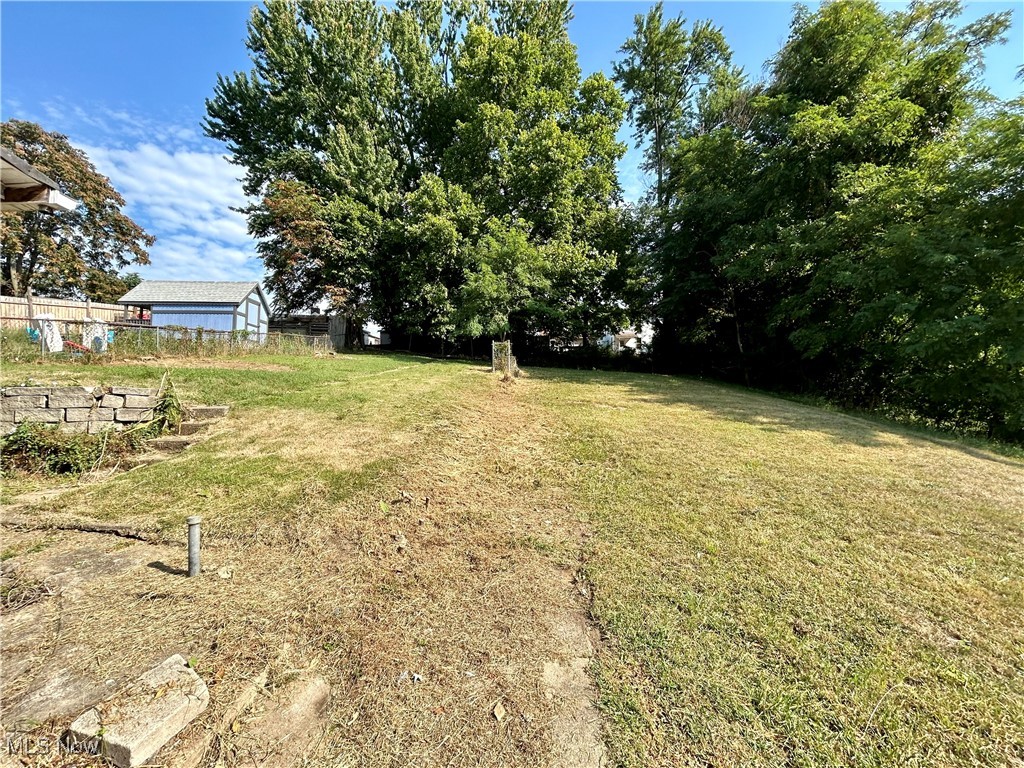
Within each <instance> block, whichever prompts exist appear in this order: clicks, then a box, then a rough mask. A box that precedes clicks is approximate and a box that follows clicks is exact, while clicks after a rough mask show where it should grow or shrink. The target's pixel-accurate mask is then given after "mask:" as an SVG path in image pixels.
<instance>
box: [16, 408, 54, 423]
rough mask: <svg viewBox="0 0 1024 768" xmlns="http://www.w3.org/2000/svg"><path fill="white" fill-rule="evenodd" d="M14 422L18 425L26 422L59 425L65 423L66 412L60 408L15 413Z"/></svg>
mask: <svg viewBox="0 0 1024 768" xmlns="http://www.w3.org/2000/svg"><path fill="white" fill-rule="evenodd" d="M14 421H15V422H16V423H18V424H20V423H22V422H24V421H34V422H38V423H40V424H59V423H60V422H62V421H64V411H63V410H62V409H60V408H58V409H56V410H53V409H50V408H46V409H43V408H40V409H39V410H26V411H15V412H14Z"/></svg>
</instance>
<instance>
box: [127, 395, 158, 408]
mask: <svg viewBox="0 0 1024 768" xmlns="http://www.w3.org/2000/svg"><path fill="white" fill-rule="evenodd" d="M156 404H157V399H156V398H155V397H150V396H148V395H125V396H124V407H125V408H156Z"/></svg>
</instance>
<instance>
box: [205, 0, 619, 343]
mask: <svg viewBox="0 0 1024 768" xmlns="http://www.w3.org/2000/svg"><path fill="white" fill-rule="evenodd" d="M570 18H571V14H570V11H569V6H568V4H567V3H566V2H564V0H563V1H562V2H535V1H533V0H529V1H525V0H504V1H503V2H491V3H484V2H470V1H468V0H445V2H425V3H404V2H402V3H398V4H397V5H396V6H395V7H393V8H388V7H383V6H378V5H376V4H374V3H371V2H353V3H323V2H314V1H301V2H297V1H295V0H272V1H271V2H269V3H268V4H267V5H266V7H265V8H256V9H254V10H253V14H252V18H251V20H250V24H249V37H248V41H247V44H248V47H249V50H250V52H251V56H252V60H253V64H254V68H253V70H252V71H251V72H248V73H236V74H234V75H232V76H230V77H220V78H219V80H218V84H217V87H216V91H215V94H214V97H213V98H212V99H210V100H209V101H208V103H207V109H208V115H209V116H208V120H207V132H208V133H209V135H211V136H213V137H215V138H218V139H221V140H223V141H225V142H226V143H227V144H228V147H229V150H230V152H231V154H232V158H233V160H234V162H236V163H238V164H239V165H241V166H243V167H244V168H245V170H246V176H245V186H246V191H247V193H248V194H250V195H251V196H253V197H254V198H255V200H256V202H255V203H254V204H253V205H252V206H251V207H250V208H249V210H248V214H249V223H250V229H251V231H252V233H253V234H254V235H256V236H258V237H260V238H261V242H260V246H259V248H260V253H261V255H262V257H263V259H264V261H265V263H266V265H267V267H268V269H269V271H270V278H269V286H270V288H271V289H272V290H273V292H274V296H275V298H276V301H277V303H278V306H279V308H280V309H283V310H291V309H298V308H300V307H304V306H310V305H312V304H315V303H317V302H319V301H322V300H324V299H328V300H330V301H331V302H332V303H333V305H334V306H335V307H336V308H338V309H341V310H344V311H347V312H351V313H354V314H357V315H359V314H363V315H367V314H368V315H372V316H373V317H374V318H375V319H377V320H378V321H380V322H381V323H382V324H383V325H384V326H385V327H387V328H388V329H389V330H390V331H391V332H392V334H393V335H405V336H419V337H424V338H433V339H442V340H445V339H447V340H454V339H456V338H459V337H463V338H466V337H469V338H471V337H474V336H479V335H482V334H495V335H504V334H507V333H510V332H519V333H529V334H536V333H547V334H551V335H573V336H575V335H579V334H582V335H584V336H593V335H594V334H599V333H603V332H605V331H606V330H608V329H610V328H612V327H614V325H615V323H616V322H617V317H616V313H617V311H618V310H617V307H618V304H617V302H615V300H614V298H613V297H612V296H611V295H610V293H609V291H608V290H606V289H605V285H604V283H605V278H606V276H607V274H608V272H609V271H610V270H611V268H612V267H613V266H614V265H615V263H616V259H617V256H618V254H617V253H616V252H615V251H614V250H612V246H613V245H614V243H615V242H616V241H615V239H614V238H613V237H609V236H608V232H609V229H611V228H614V227H615V225H616V221H617V217H618V216H619V213H618V209H617V204H618V203H619V201H620V193H619V187H618V182H617V178H616V169H615V164H616V161H617V160H618V159H619V158H620V157H621V156H622V154H623V152H624V151H625V148H624V146H623V145H622V144H621V143H619V142H618V141H617V140H616V132H617V130H618V128H619V126H620V124H621V122H622V120H623V117H624V114H625V104H624V102H623V100H622V97H621V96H620V94H619V92H618V90H617V89H616V87H615V86H614V84H613V83H611V82H610V81H609V80H608V79H607V78H605V77H604V76H603V75H601V74H596V75H591V76H589V77H586V78H584V77H582V75H581V73H580V69H579V65H578V63H577V56H576V48H575V46H574V45H573V44H572V43H571V42H570V41H569V37H568V31H567V28H568V26H567V25H568V22H569V19H570Z"/></svg>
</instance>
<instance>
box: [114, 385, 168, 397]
mask: <svg viewBox="0 0 1024 768" xmlns="http://www.w3.org/2000/svg"><path fill="white" fill-rule="evenodd" d="M110 392H111V394H114V395H142V396H143V397H153V396H154V395H156V392H157V391H156V390H155V389H151V388H149V387H111V388H110Z"/></svg>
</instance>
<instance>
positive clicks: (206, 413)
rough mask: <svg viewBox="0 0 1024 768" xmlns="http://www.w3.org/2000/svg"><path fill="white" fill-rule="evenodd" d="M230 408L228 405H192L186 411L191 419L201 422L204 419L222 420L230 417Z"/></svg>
mask: <svg viewBox="0 0 1024 768" xmlns="http://www.w3.org/2000/svg"><path fill="white" fill-rule="evenodd" d="M228 408H229V406H226V405H191V406H189V407H188V408H186V409H185V410H187V411H188V414H189V416H190V418H192V419H194V420H196V421H201V420H203V419H222V418H224V417H225V416H227V415H228Z"/></svg>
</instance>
